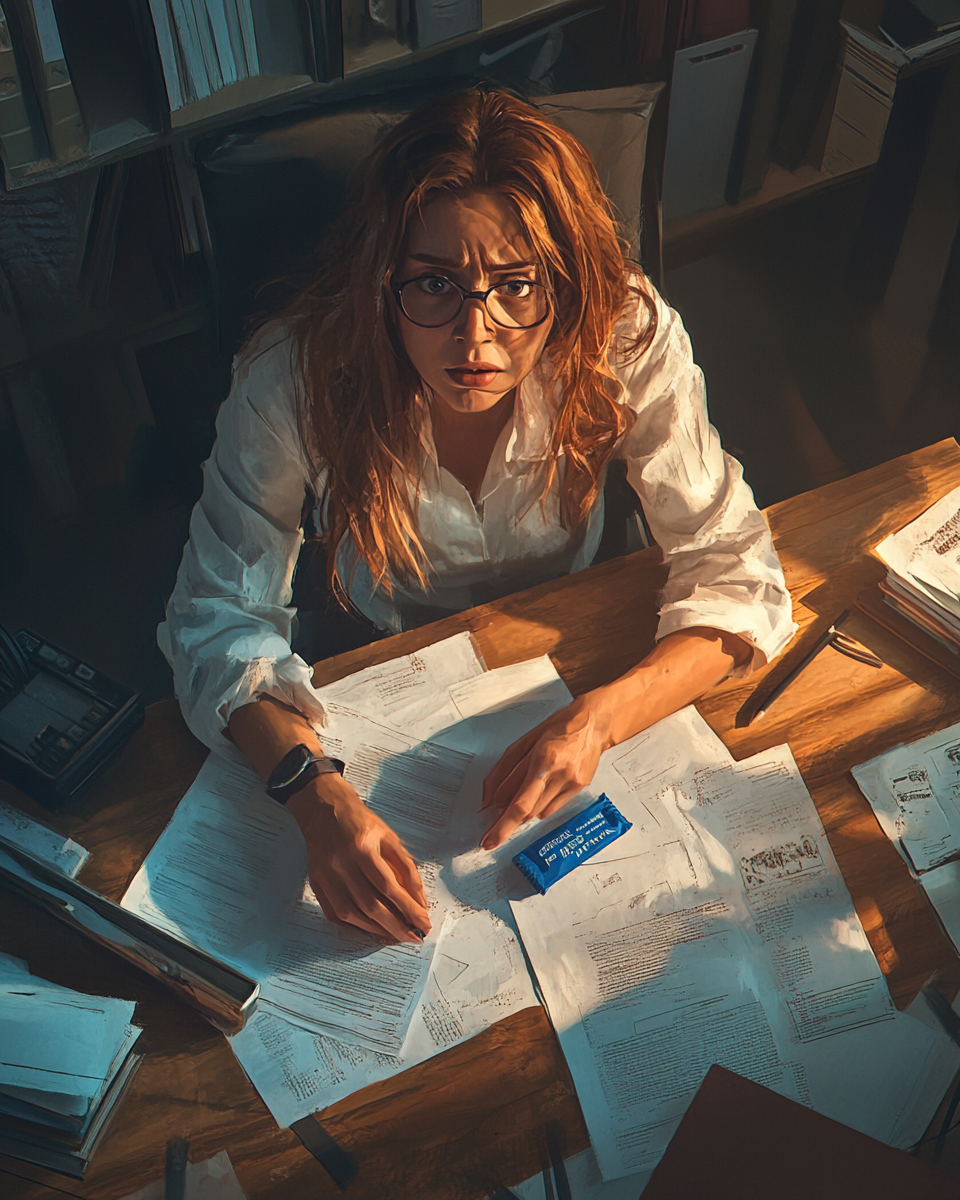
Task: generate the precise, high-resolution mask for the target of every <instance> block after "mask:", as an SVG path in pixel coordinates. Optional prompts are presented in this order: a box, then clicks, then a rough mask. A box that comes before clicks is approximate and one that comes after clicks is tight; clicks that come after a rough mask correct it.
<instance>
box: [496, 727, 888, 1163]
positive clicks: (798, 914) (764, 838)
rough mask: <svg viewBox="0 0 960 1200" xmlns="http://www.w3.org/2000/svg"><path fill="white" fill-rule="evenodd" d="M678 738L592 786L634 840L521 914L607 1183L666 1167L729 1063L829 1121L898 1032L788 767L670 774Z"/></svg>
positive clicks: (637, 750) (694, 766)
mask: <svg viewBox="0 0 960 1200" xmlns="http://www.w3.org/2000/svg"><path fill="white" fill-rule="evenodd" d="M672 720H675V718H673V719H672ZM661 724H666V723H661ZM662 736H663V735H662V731H661V730H660V729H659V728H658V727H655V728H654V730H653V731H649V732H648V734H647V735H644V736H643V738H642V739H634V740H633V741H632V742H629V743H626V744H625V745H624V746H621V747H618V748H617V750H615V751H611V752H609V753H608V754H607V755H605V756H604V760H603V762H602V764H601V770H600V771H598V774H597V777H596V779H595V780H594V784H593V785H592V788H591V791H594V792H596V791H599V790H601V788H602V789H603V790H606V791H607V794H608V795H609V796H610V798H611V799H612V800H613V802H614V803H615V804H616V805H617V807H618V808H620V809H621V811H622V812H623V813H624V815H625V816H626V817H628V819H630V820H631V821H633V822H634V828H633V829H631V830H630V831H629V832H628V833H627V834H625V835H624V836H623V837H621V838H620V839H619V840H618V841H617V842H615V843H613V844H612V845H611V846H610V847H609V849H608V850H607V851H606V852H604V853H601V854H600V855H597V856H596V858H594V859H591V860H590V861H589V862H588V863H585V864H584V865H583V867H581V868H579V869H578V870H577V871H574V872H573V873H572V874H571V875H569V876H567V877H566V878H565V879H563V880H561V881H560V882H559V883H557V884H556V885H555V886H554V888H553V889H551V890H550V891H548V892H547V894H546V896H528V897H527V898H525V899H523V900H520V901H517V902H514V903H513V906H512V907H513V912H514V916H515V918H516V920H517V925H518V928H519V930H520V934H521V937H522V939H523V943H524V948H525V949H526V951H527V954H528V957H529V958H530V961H531V963H532V965H533V968H534V971H535V972H536V975H537V980H538V983H539V984H540V988H541V991H542V992H543V995H544V997H545V1000H546V1004H547V1009H548V1011H549V1013H550V1016H551V1019H552V1021H553V1023H554V1026H555V1028H556V1030H557V1033H558V1036H559V1038H560V1044H561V1046H562V1047H563V1050H564V1053H565V1055H566V1058H567V1062H568V1065H569V1066H570V1069H571V1073H572V1074H573V1077H574V1082H575V1084H576V1087H577V1094H578V1096H579V1098H580V1103H581V1105H582V1107H583V1111H584V1116H585V1118H586V1121H587V1127H588V1129H589V1130H590V1135H591V1140H592V1142H593V1146H594V1150H595V1151H596V1155H597V1159H598V1162H599V1164H600V1168H601V1172H602V1175H603V1178H604V1179H605V1180H609V1179H615V1178H618V1177H621V1176H625V1175H630V1174H635V1173H637V1172H640V1171H643V1170H649V1169H651V1168H652V1167H653V1166H654V1165H655V1164H656V1162H657V1161H658V1159H659V1157H660V1155H661V1154H662V1152H663V1149H664V1148H665V1146H666V1144H667V1142H668V1141H669V1138H670V1136H671V1135H672V1133H673V1130H674V1129H675V1128H676V1125H677V1124H678V1123H679V1120H680V1118H681V1117H682V1115H683V1113H684V1112H685V1111H686V1108H687V1106H688V1105H689V1102H690V1100H691V1099H692V1097H693V1095H694V1094H695V1092H696V1089H697V1087H698V1086H699V1084H700V1082H701V1081H702V1079H703V1077H704V1075H705V1074H706V1071H707V1069H708V1068H709V1066H710V1065H711V1064H712V1063H719V1064H721V1065H722V1066H726V1067H728V1068H729V1069H731V1070H734V1071H736V1072H737V1073H738V1074H740V1075H743V1076H745V1077H747V1078H750V1079H753V1080H755V1081H756V1082H758V1083H762V1084H764V1085H766V1086H768V1087H771V1088H773V1089H774V1090H775V1091H778V1092H780V1093H781V1094H783V1095H787V1096H790V1097H791V1098H793V1099H798V1100H801V1101H805V1102H807V1103H814V1105H815V1106H816V1104H817V1097H818V1096H819V1095H820V1094H821V1091H822V1092H823V1094H826V1093H828V1092H829V1091H830V1086H831V1085H830V1083H829V1081H828V1083H827V1084H825V1085H824V1084H823V1082H822V1081H823V1080H824V1079H827V1078H828V1075H829V1076H830V1078H833V1077H834V1076H835V1073H839V1074H836V1076H835V1077H837V1078H840V1077H844V1078H846V1076H847V1075H849V1074H852V1075H854V1076H855V1075H856V1072H857V1071H858V1070H859V1066H860V1056H861V1053H862V1051H861V1050H860V1049H858V1047H859V1046H860V1043H862V1042H864V1041H865V1034H864V1031H867V1032H870V1031H873V1030H875V1029H877V1028H880V1029H891V1028H892V1027H893V1025H894V1021H895V1016H896V1014H895V1009H894V1008H893V1005H892V1002H891V1000H890V996H889V993H888V991H887V988H886V984H885V983H884V980H883V977H882V974H881V972H880V969H879V966H878V965H877V962H876V959H875V958H874V957H873V954H872V953H871V951H870V948H869V944H868V942H867V940H866V937H865V935H864V933H863V930H862V927H861V926H860V924H859V921H858V920H857V917H856V913H855V911H854V909H853V905H852V903H851V901H850V897H849V894H848V893H847V890H846V887H845V886H844V884H843V880H842V877H841V876H840V873H839V869H838V868H837V865H836V862H835V860H834V858H833V855H832V853H831V851H830V848H829V845H828V844H827V841H826V837H825V836H824V833H823V829H822V826H821V824H820V821H819V818H818V816H817V812H816V808H815V806H814V804H813V801H812V800H811V798H810V796H809V794H808V793H807V791H806V788H805V787H804V786H803V782H802V780H801V778H800V775H799V772H798V771H797V769H796V765H795V764H794V762H793V759H792V756H791V755H790V753H789V749H788V748H787V747H780V748H778V749H777V750H774V751H770V752H767V753H765V754H762V755H757V756H755V757H754V758H752V759H748V760H746V762H743V763H732V762H731V761H730V760H729V757H728V756H727V757H726V759H725V760H724V758H723V757H721V756H720V754H719V753H715V755H714V759H713V761H712V762H711V761H709V756H708V753H706V751H707V750H708V748H709V741H707V743H706V745H704V746H703V747H702V748H701V752H700V758H701V761H700V763H699V764H698V763H697V762H696V761H689V760H690V759H693V758H695V757H696V756H695V755H684V754H683V753H682V752H681V755H680V757H679V759H677V760H676V761H673V762H671V754H670V751H669V750H668V751H667V752H666V753H660V754H656V753H655V750H656V741H657V740H658V739H662ZM685 745H689V740H688V741H687V742H686V743H685ZM664 763H666V764H669V765H667V766H666V768H665V769H664V768H663V767H662V766H661V764H664ZM678 776H679V777H678ZM618 777H619V778H620V780H621V784H622V786H621V789H620V791H619V792H616V791H614V790H613V788H614V787H615V786H616V781H617V778H618ZM624 785H625V786H624ZM848 1034H849V1035H856V1037H855V1038H853V1039H852V1040H851V1038H847V1035H848ZM844 1038H847V1041H846V1042H845V1041H844ZM857 1038H859V1041H857ZM852 1086H853V1090H854V1091H856V1090H857V1089H856V1086H855V1085H852ZM858 1094H860V1093H858ZM860 1099H861V1106H862V1107H864V1106H865V1109H868V1108H869V1106H870V1104H873V1103H875V1102H876V1101H877V1099H878V1098H877V1097H876V1096H874V1095H872V1094H871V1095H869V1096H867V1095H866V1093H863V1094H862V1095H860ZM881 1107H883V1105H882V1104H881ZM886 1116H889V1112H888V1110H887V1109H884V1119H886ZM864 1120H866V1118H864ZM847 1121H848V1123H855V1122H854V1121H851V1120H850V1119H849V1117H848V1118H847ZM868 1123H871V1124H872V1126H873V1128H872V1129H871V1132H874V1130H876V1129H878V1128H879V1126H880V1125H882V1124H883V1122H882V1120H880V1119H879V1118H878V1119H876V1120H874V1119H871V1121H870V1122H868ZM890 1123H891V1124H892V1119H891V1122H890ZM887 1132H888V1133H889V1129H887ZM874 1136H877V1134H876V1133H874Z"/></svg>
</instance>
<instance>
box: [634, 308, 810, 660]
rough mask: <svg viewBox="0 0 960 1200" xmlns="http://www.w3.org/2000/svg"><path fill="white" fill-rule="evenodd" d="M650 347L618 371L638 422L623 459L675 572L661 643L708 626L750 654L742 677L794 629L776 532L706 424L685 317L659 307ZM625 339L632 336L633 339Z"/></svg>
mask: <svg viewBox="0 0 960 1200" xmlns="http://www.w3.org/2000/svg"><path fill="white" fill-rule="evenodd" d="M657 308H658V316H659V322H658V327H657V333H656V336H655V338H654V341H653V342H652V344H651V346H650V347H649V349H648V350H647V351H645V352H644V353H643V354H642V355H641V356H640V357H639V358H638V359H636V361H635V362H633V363H628V364H627V365H626V366H624V367H621V368H620V369H619V370H618V371H617V374H618V377H619V378H620V381H621V383H622V384H623V386H624V400H625V402H626V403H627V404H629V406H630V407H631V408H632V409H633V411H634V413H635V414H636V420H635V422H634V424H633V427H632V428H631V429H630V430H629V431H628V433H627V434H626V436H625V437H624V440H623V443H622V445H621V449H620V456H621V457H622V458H623V459H624V461H625V463H626V467H627V478H628V480H629V482H630V484H631V485H632V486H633V488H634V490H635V491H636V493H637V495H638V496H639V498H640V502H641V504H642V505H643V511H644V515H645V516H646V519H647V523H648V524H649V526H650V532H651V533H652V534H653V536H654V538H655V540H656V541H657V543H658V544H659V545H660V547H661V549H662V550H663V555H664V561H665V562H666V564H667V566H668V568H669V575H668V577H667V583H666V586H665V588H664V591H663V596H662V605H661V610H660V624H659V628H658V632H657V637H658V639H659V638H663V637H665V636H666V635H667V634H669V633H673V632H674V631H675V630H678V629H690V628H695V627H701V626H709V627H712V628H715V629H721V630H724V631H725V632H729V633H733V634H737V635H738V636H739V637H741V638H742V639H743V640H744V641H746V642H747V643H749V645H750V646H752V647H753V654H752V656H751V658H750V660H749V661H747V662H746V663H744V664H743V665H742V666H741V667H739V668H738V669H737V670H736V671H735V672H733V673H734V674H736V675H745V674H748V673H749V672H750V671H752V670H754V669H755V668H757V667H760V666H762V665H763V664H764V663H765V662H767V661H768V660H769V659H771V658H773V657H775V656H776V655H777V654H779V653H780V651H781V650H783V649H784V647H785V646H786V645H787V643H788V642H789V641H790V639H791V638H792V637H793V635H794V634H795V632H796V630H797V626H796V625H795V624H794V622H793V618H792V612H791V603H790V593H789V592H788V591H787V588H786V585H785V583H784V579H783V571H782V569H781V567H780V561H779V559H778V558H777V554H776V551H775V550H774V548H773V541H772V538H771V536H770V530H769V529H768V527H767V523H766V521H765V520H764V517H763V514H762V513H761V512H760V511H759V509H758V508H757V505H756V502H755V501H754V498H753V493H752V491H751V490H750V488H749V487H748V485H747V484H746V482H745V481H744V479H743V471H742V468H741V466H740V464H739V463H738V462H737V461H736V459H734V458H731V457H730V455H728V454H726V453H724V451H723V448H722V446H721V445H720V437H719V435H718V434H717V431H716V430H715V429H714V428H713V426H712V425H711V424H710V422H709V419H708V417H707V407H706V399H705V389H704V381H703V374H702V372H701V371H700V368H699V367H697V366H696V364H695V363H694V361H693V354H692V351H691V347H690V340H689V338H688V337H687V333H686V331H685V329H684V328H683V324H682V322H681V320H680V318H679V316H678V315H677V314H676V313H675V312H674V311H673V309H671V308H670V307H669V305H667V304H666V303H665V302H663V301H662V300H661V299H660V298H659V297H658V298H657ZM627 332H630V331H629V330H628V331H627Z"/></svg>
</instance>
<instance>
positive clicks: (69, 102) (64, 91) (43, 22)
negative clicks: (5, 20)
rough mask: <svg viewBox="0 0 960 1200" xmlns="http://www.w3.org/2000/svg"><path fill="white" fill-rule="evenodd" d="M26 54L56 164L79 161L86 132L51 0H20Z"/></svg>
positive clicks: (85, 139)
mask: <svg viewBox="0 0 960 1200" xmlns="http://www.w3.org/2000/svg"><path fill="white" fill-rule="evenodd" d="M21 11H22V13H23V32H24V40H25V42H26V47H25V48H26V51H27V54H28V56H29V58H30V62H31V66H32V69H33V75H34V82H35V84H36V87H37V93H38V96H39V99H40V107H41V109H42V111H43V119H44V122H45V124H46V127H47V137H48V138H49V139H50V148H51V150H52V152H53V156H54V158H55V159H57V160H58V161H60V162H66V161H71V160H76V159H79V158H83V157H84V155H85V154H86V153H87V130H86V127H85V125H84V121H83V116H82V114H81V112H80V104H79V102H78V100H77V95H76V92H75V91H74V90H73V80H72V79H71V77H70V70H69V68H68V66H67V62H66V59H65V58H64V56H63V46H62V45H61V42H60V27H59V26H58V25H57V17H56V14H55V13H54V11H53V0H21Z"/></svg>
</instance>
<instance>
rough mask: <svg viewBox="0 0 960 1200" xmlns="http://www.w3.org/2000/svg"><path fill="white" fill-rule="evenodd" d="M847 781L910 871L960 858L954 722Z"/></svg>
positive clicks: (958, 751) (959, 755) (959, 752)
mask: <svg viewBox="0 0 960 1200" xmlns="http://www.w3.org/2000/svg"><path fill="white" fill-rule="evenodd" d="M853 777H854V779H856V781H857V783H858V785H859V787H860V790H861V791H862V792H863V794H864V795H865V796H866V798H867V799H868V800H869V801H870V804H871V805H872V807H873V811H874V813H875V814H876V817H877V820H878V821H879V822H880V828H881V829H882V830H883V832H884V833H885V834H886V835H887V837H888V838H890V840H891V841H892V842H893V844H894V845H895V846H896V848H897V849H898V850H899V851H900V853H901V854H902V855H903V857H904V858H905V859H906V861H907V863H908V864H909V865H910V866H911V867H913V868H914V870H916V871H918V872H924V871H930V870H931V868H933V867H938V866H940V865H941V864H943V863H946V862H949V861H950V859H952V858H955V857H956V856H957V855H958V854H960V722H958V723H957V724H956V725H950V726H949V727H948V728H946V729H941V730H939V731H938V732H937V733H932V734H930V736H929V737H925V738H921V739H920V740H919V741H916V742H911V743H910V744H909V745H905V746H896V747H894V749H893V750H889V751H887V753H886V754H880V755H878V756H877V757H876V758H871V759H870V760H869V761H868V762H865V763H861V765H860V766H858V767H854V768H853ZM954 940H955V941H956V939H954Z"/></svg>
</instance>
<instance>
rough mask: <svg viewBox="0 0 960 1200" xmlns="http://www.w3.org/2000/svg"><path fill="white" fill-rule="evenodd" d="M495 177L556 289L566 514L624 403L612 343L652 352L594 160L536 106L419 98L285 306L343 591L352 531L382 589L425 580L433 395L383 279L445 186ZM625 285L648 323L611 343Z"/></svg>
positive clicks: (558, 432)
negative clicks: (342, 551) (424, 503)
mask: <svg viewBox="0 0 960 1200" xmlns="http://www.w3.org/2000/svg"><path fill="white" fill-rule="evenodd" d="M480 188H483V189H490V190H493V191H496V192H498V193H499V194H500V195H502V196H504V197H505V198H507V199H508V200H509V201H510V202H511V203H512V204H513V206H514V208H515V210H516V212H517V214H518V216H519V219H520V222H521V226H522V228H523V229H524V231H525V233H526V236H527V240H528V242H529V244H530V246H531V248H532V250H533V253H534V256H535V259H536V261H537V262H538V267H539V272H540V278H541V280H542V282H544V283H545V284H546V286H547V287H548V289H549V290H550V292H551V293H552V305H553V324H552V327H551V330H550V334H549V337H548V340H547V343H546V347H545V351H544V355H543V356H542V357H541V362H540V365H539V367H538V368H537V369H539V370H542V371H544V372H545V377H544V379H543V384H544V388H545V393H546V394H547V395H549V394H550V389H551V388H555V389H556V394H557V395H558V396H559V397H560V399H559V404H558V406H557V408H556V410H555V412H554V414H553V420H552V428H551V433H550V449H549V455H548V463H549V466H548V469H547V471H546V473H545V479H544V487H543V494H542V500H541V503H544V502H545V500H546V496H547V494H548V492H549V490H550V487H551V485H552V482H553V479H554V476H555V474H556V472H557V471H558V464H559V463H560V462H561V460H563V461H564V462H565V466H564V468H563V470H562V471H561V484H560V503H561V508H560V512H561V520H562V521H563V524H564V526H565V527H566V528H575V527H576V526H577V524H578V523H579V522H580V521H582V520H583V518H584V517H585V515H586V514H587V513H588V512H589V509H590V507H591V505H592V504H593V501H594V499H595V498H596V495H597V492H598V489H599V488H600V486H601V482H602V479H603V470H604V467H605V466H606V463H607V461H608V459H609V458H610V455H611V453H612V451H613V449H614V446H615V445H616V443H617V441H618V439H619V438H620V437H621V436H622V434H623V433H624V431H625V429H626V427H627V422H628V420H629V415H628V410H627V409H626V408H625V406H623V405H622V404H621V403H620V399H621V397H620V391H621V389H620V385H619V383H618V382H617V380H616V378H615V376H614V373H613V370H612V369H611V365H610V359H611V355H612V354H615V353H616V354H620V355H622V356H623V357H625V358H626V357H634V356H636V355H639V354H640V353H642V352H643V351H644V350H645V349H646V348H647V347H648V346H649V344H650V342H651V341H652V339H653V337H654V334H655V332H656V320H657V318H656V307H655V304H654V300H653V295H652V292H651V290H650V289H649V285H647V283H646V280H645V279H644V277H643V275H642V273H641V272H640V269H639V268H638V267H637V266H636V264H633V263H628V261H627V260H626V258H625V256H624V247H623V246H622V245H621V241H620V239H619V237H618V234H617V231H616V225H615V221H614V215H613V211H612V209H611V206H610V203H609V201H608V200H607V198H606V196H605V195H604V193H603V190H602V188H601V186H600V181H599V179H598V177H597V172H596V170H595V168H594V165H593V162H592V160H591V158H590V156H589V154H588V153H587V151H586V150H584V148H583V147H582V146H581V145H580V144H579V142H577V141H576V139H575V138H573V137H571V136H570V135H569V134H567V133H565V132H564V131H563V130H561V129H559V128H558V127H557V126H555V125H553V124H552V123H551V122H550V121H549V120H547V119H546V118H545V117H544V116H543V115H542V114H541V113H540V112H539V111H538V110H537V109H536V108H534V107H532V106H531V105H529V104H526V103H524V102H523V101H522V100H519V99H517V98H516V97H514V96H512V95H511V94H509V93H507V92H503V91H499V90H487V89H483V88H472V89H470V90H469V91H466V92H464V93H462V94H460V95H456V96H453V97H445V98H443V99H440V100H436V101H433V102H431V103H429V104H425V105H424V106H423V107H421V108H419V109H417V110H416V111H415V112H413V113H411V114H410V115H409V116H407V117H405V118H403V119H402V120H400V121H399V122H398V123H397V124H395V125H393V126H392V127H391V128H389V129H388V131H387V132H386V133H385V135H384V136H383V137H382V138H381V140H380V141H379V142H378V144H377V145H376V147H375V148H374V150H373V151H372V153H371V154H370V155H369V157H368V158H367V160H366V162H365V163H364V164H363V165H362V167H361V168H360V170H359V171H358V173H357V176H356V182H355V184H354V186H353V189H352V192H351V195H350V198H349V200H348V203H347V205H346V208H345V212H344V215H343V217H342V218H341V219H340V221H339V222H338V223H337V224H336V225H335V226H334V228H333V229H332V230H331V232H330V233H329V234H328V236H327V237H326V239H325V240H324V242H323V244H322V245H321V247H320V252H319V255H318V264H319V265H318V267H317V269H316V271H315V272H314V273H313V274H312V276H311V277H310V279H309V281H308V282H307V283H306V285H305V286H303V287H302V288H301V289H300V290H299V291H298V293H297V294H296V295H295V296H294V298H293V299H292V300H291V301H290V302H289V303H288V304H287V305H286V307H285V310H284V311H283V312H281V313H280V314H279V320H281V321H283V322H285V324H286V325H287V327H288V328H289V329H290V330H291V331H292V333H293V335H294V345H295V347H296V350H295V353H296V355H297V356H298V365H299V368H300V374H301V378H302V379H303V382H304V389H303V394H302V395H301V397H300V409H299V411H300V424H301V434H302V437H303V441H304V445H305V446H306V447H307V448H308V453H309V454H310V455H311V456H312V459H313V466H314V467H315V469H316V471H317V474H318V476H320V477H324V478H325V481H326V482H325V485H324V491H323V494H322V496H321V497H320V500H321V504H320V511H321V514H322V528H321V531H320V532H321V536H322V537H323V540H324V543H325V548H326V554H327V572H328V582H329V584H330V588H331V591H332V592H333V594H334V595H336V596H337V597H338V598H339V599H340V600H341V602H345V600H346V595H345V593H346V588H345V586H344V581H343V580H341V579H340V578H339V575H338V572H337V548H338V547H339V546H340V543H341V541H342V539H343V538H344V537H345V536H346V535H347V534H348V533H349V535H350V537H351V538H352V540H353V543H354V546H355V547H356V550H357V552H358V554H359V556H360V557H361V558H362V559H363V560H364V561H365V562H366V563H367V565H368V567H369V569H370V573H371V575H372V577H373V580H374V581H375V583H376V584H377V585H378V586H380V587H382V588H384V589H385V590H387V591H388V592H389V591H390V590H391V587H392V579H396V580H398V581H402V582H404V583H406V584H411V583H415V584H416V585H418V586H419V587H421V588H424V589H426V588H427V587H428V585H429V573H430V567H429V563H428V561H427V557H426V554H425V552H424V549H423V546H422V544H421V541H420V536H419V532H418V528H417V516H416V508H417V502H418V494H419V480H420V471H421V464H422V459H423V449H422V442H421V439H420V432H421V429H422V427H423V424H424V421H425V419H426V417H427V415H428V412H427V406H428V405H429V403H430V396H429V394H428V393H427V389H426V388H425V386H424V384H423V383H422V381H421V379H420V377H419V375H418V374H417V372H416V371H415V370H414V368H413V366H412V365H411V363H410V361H409V359H408V358H407V355H406V352H405V350H404V346H403V340H402V337H401V333H400V328H399V321H400V320H402V319H403V318H402V316H401V315H400V314H398V312H397V308H396V302H395V300H394V298H393V295H392V293H391V291H390V283H391V278H392V275H393V272H394V270H395V269H396V267H397V265H398V263H399V261H400V259H401V256H402V250H403V246H404V240H405V237H406V232H407V228H408V226H409V223H410V221H411V219H412V218H413V217H415V216H416V215H417V214H419V212H420V211H421V210H422V209H423V207H424V206H425V205H426V204H427V203H428V202H429V201H430V199H431V198H432V197H434V196H435V195H436V194H437V193H439V192H463V191H467V190H471V189H480ZM631 297H633V301H634V304H636V302H637V298H639V300H640V301H641V302H642V303H643V305H644V306H645V309H646V314H647V319H646V321H645V323H644V324H643V326H642V328H641V331H640V334H639V336H638V337H636V338H635V339H631V340H629V341H627V342H624V344H620V345H617V346H615V345H614V341H615V338H614V326H615V324H616V323H617V321H618V319H619V318H620V317H621V315H622V314H623V313H624V311H625V309H626V308H627V305H628V302H629V301H630V299H631Z"/></svg>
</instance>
